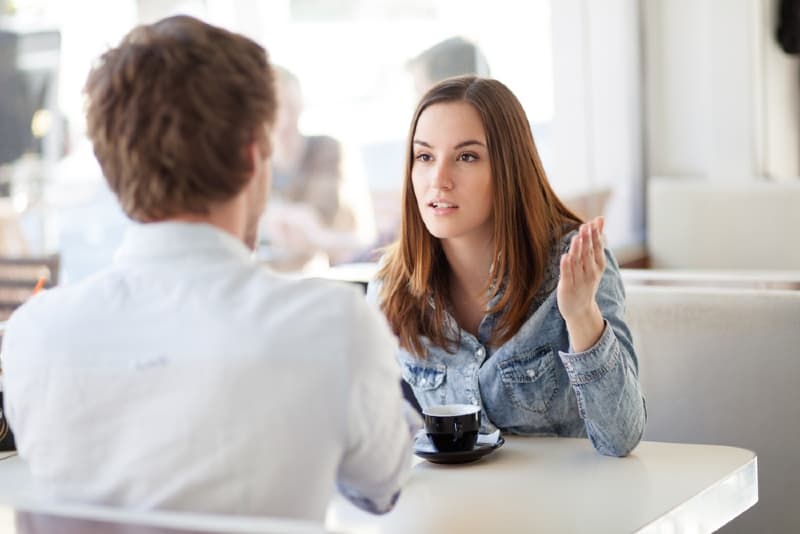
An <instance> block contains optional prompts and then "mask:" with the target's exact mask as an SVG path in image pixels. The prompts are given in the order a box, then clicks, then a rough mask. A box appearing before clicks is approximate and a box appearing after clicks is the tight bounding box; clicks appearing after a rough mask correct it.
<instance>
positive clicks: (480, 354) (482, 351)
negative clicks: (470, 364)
mask: <svg viewBox="0 0 800 534" xmlns="http://www.w3.org/2000/svg"><path fill="white" fill-rule="evenodd" d="M485 354H486V349H484V348H483V347H478V350H476V351H475V356H477V357H478V358H483V356H484V355H485Z"/></svg>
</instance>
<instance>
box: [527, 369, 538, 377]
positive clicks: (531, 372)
mask: <svg viewBox="0 0 800 534" xmlns="http://www.w3.org/2000/svg"><path fill="white" fill-rule="evenodd" d="M525 374H527V375H528V377H529V378H534V377H535V376H536V371H534V370H533V369H528V370H527V371H525Z"/></svg>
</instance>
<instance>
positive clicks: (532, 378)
mask: <svg viewBox="0 0 800 534" xmlns="http://www.w3.org/2000/svg"><path fill="white" fill-rule="evenodd" d="M555 358H556V355H555V351H554V350H553V348H552V347H551V346H550V345H544V346H541V347H538V348H535V349H527V350H522V351H519V352H518V353H516V354H515V355H514V356H513V357H511V358H509V359H507V360H503V361H501V362H498V363H497V367H498V368H499V371H500V378H501V380H502V382H503V386H504V387H505V389H506V393H507V394H508V396H509V398H510V399H511V402H512V404H513V405H514V406H516V407H517V408H521V409H523V410H527V411H529V412H534V413H540V414H544V413H546V412H547V410H548V409H549V408H550V403H551V402H552V401H553V397H555V395H556V393H557V392H558V379H557V377H556V362H555Z"/></svg>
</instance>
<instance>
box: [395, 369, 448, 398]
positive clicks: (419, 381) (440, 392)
mask: <svg viewBox="0 0 800 534" xmlns="http://www.w3.org/2000/svg"><path fill="white" fill-rule="evenodd" d="M446 375H447V367H445V365H444V364H441V363H440V364H428V365H423V364H420V363H416V362H415V363H409V362H404V363H403V380H405V381H406V382H408V384H409V385H410V386H411V389H413V390H414V396H415V397H417V401H418V402H419V404H420V406H422V407H423V408H425V407H427V406H433V405H436V404H445V402H446V389H447V388H445V387H442V386H443V384H444V379H445V376H446Z"/></svg>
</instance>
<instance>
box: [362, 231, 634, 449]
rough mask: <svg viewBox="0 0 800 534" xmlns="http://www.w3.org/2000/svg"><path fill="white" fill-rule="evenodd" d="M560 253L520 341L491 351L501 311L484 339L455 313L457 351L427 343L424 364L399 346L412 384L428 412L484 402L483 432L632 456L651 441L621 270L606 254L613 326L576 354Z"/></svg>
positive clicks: (607, 311)
mask: <svg viewBox="0 0 800 534" xmlns="http://www.w3.org/2000/svg"><path fill="white" fill-rule="evenodd" d="M574 233H575V232H572V233H570V234H568V235H567V236H565V237H564V238H563V239H562V240H561V243H560V247H559V248H560V253H563V252H566V251H567V250H568V249H569V244H570V240H571V238H572V235H574ZM560 253H559V254H554V255H553V256H552V258H551V259H550V263H549V265H548V267H547V270H546V274H545V280H544V284H543V286H542V288H543V289H542V290H541V291H540V292H539V294H538V295H537V297H536V299H535V302H534V304H533V306H532V310H531V313H530V315H529V317H528V319H527V320H526V322H525V323H524V324H523V325H522V327H521V328H520V329H519V331H518V332H517V333H516V334H515V335H514V336H513V337H512V338H511V339H509V340H508V341H507V342H506V343H504V344H503V345H501V346H498V347H492V346H491V345H489V339H490V336H491V332H492V329H493V327H494V323H495V317H494V316H493V315H491V314H488V315H486V316H485V317H484V318H483V320H482V321H481V323H480V326H479V327H478V335H477V337H476V336H474V335H472V334H471V333H469V332H466V331H465V330H463V329H460V328H459V327H458V325H457V324H456V321H455V319H454V318H453V317H452V315H451V314H449V313H448V314H447V315H446V317H447V321H448V323H449V324H448V325H447V328H448V329H450V332H456V331H457V332H458V336H457V339H458V340H459V341H458V346H457V350H456V352H455V353H450V352H448V351H447V350H446V348H444V347H439V346H435V345H433V344H432V343H431V342H430V340H429V339H427V338H426V337H423V338H422V339H423V344H424V346H425V349H426V357H425V358H424V359H422V358H418V357H416V356H415V355H413V354H412V353H409V352H408V351H406V350H404V349H399V351H398V354H397V359H398V361H399V363H400V365H401V368H402V373H403V379H404V380H405V381H406V382H408V384H409V385H410V386H411V388H412V389H413V390H414V394H415V396H416V398H417V400H418V401H419V403H420V406H422V408H423V409H424V408H426V407H428V406H431V405H436V404H449V403H459V404H474V405H479V406H480V407H481V409H482V412H483V415H482V423H481V427H482V428H481V432H491V431H494V430H495V429H497V428H499V429H500V430H502V431H503V432H508V433H513V434H521V435H527V436H570V437H585V436H588V437H589V439H590V440H591V442H592V444H593V445H594V447H595V449H596V450H597V451H598V452H600V453H602V454H606V455H610V456H625V455H627V454H628V453H629V452H630V451H631V450H633V448H634V447H636V445H637V444H638V443H639V441H640V440H641V437H642V434H643V432H644V426H645V421H646V411H645V402H644V398H643V396H642V392H641V389H640V387H639V378H638V362H637V358H636V353H635V352H634V349H633V343H632V340H631V333H630V330H629V329H628V326H627V325H626V324H625V321H624V319H623V317H624V313H625V304H624V302H625V290H624V288H623V285H622V279H621V277H620V273H619V266H618V265H617V262H616V260H615V259H614V256H613V255H612V253H611V251H610V250H608V249H605V256H606V270H605V272H604V273H603V276H602V278H601V280H600V286H599V288H598V290H597V296H596V299H597V303H598V306H599V307H600V312H601V313H602V315H603V318H604V320H605V327H604V330H603V333H602V335H601V336H600V339H599V340H598V341H597V342H596V343H595V344H594V346H593V347H591V348H589V349H588V350H586V351H584V352H577V353H576V352H573V351H572V347H571V345H570V341H569V335H568V333H567V326H566V323H565V321H564V318H563V317H562V316H561V313H560V312H559V311H558V305H557V303H556V286H557V284H558V277H559V265H560V264H559V260H560V256H561V254H560ZM379 286H380V284H379V283H378V282H373V283H371V284H370V286H369V288H368V291H367V295H368V298H370V299H371V300H373V301H376V300H377V296H378V292H379ZM497 298H499V296H498V297H497ZM453 337H454V338H455V336H453Z"/></svg>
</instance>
